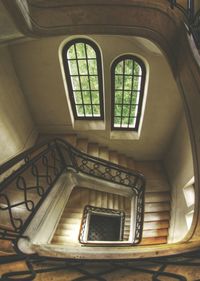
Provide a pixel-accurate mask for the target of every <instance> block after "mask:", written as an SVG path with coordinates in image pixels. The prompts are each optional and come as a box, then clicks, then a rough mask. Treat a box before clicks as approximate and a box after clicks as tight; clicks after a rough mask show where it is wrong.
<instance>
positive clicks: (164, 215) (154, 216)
mask: <svg viewBox="0 0 200 281" xmlns="http://www.w3.org/2000/svg"><path fill="white" fill-rule="evenodd" d="M169 219H170V213H169V212H157V213H156V212H149V213H145V214H144V222H148V221H160V220H161V221H163V220H169Z"/></svg>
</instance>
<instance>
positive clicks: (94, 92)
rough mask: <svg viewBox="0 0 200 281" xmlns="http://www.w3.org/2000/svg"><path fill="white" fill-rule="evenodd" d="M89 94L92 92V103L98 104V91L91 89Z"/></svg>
mask: <svg viewBox="0 0 200 281" xmlns="http://www.w3.org/2000/svg"><path fill="white" fill-rule="evenodd" d="M91 94H92V103H93V104H99V103H100V101H99V92H97V91H92V92H91Z"/></svg>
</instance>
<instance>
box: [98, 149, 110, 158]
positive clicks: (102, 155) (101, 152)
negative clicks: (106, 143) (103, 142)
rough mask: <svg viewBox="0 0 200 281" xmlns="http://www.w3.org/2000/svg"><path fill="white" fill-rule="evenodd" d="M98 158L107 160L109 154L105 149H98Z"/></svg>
mask: <svg viewBox="0 0 200 281" xmlns="http://www.w3.org/2000/svg"><path fill="white" fill-rule="evenodd" d="M99 158H101V159H104V160H107V161H108V160H109V152H108V148H107V147H99Z"/></svg>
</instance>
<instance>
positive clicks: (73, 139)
mask: <svg viewBox="0 0 200 281" xmlns="http://www.w3.org/2000/svg"><path fill="white" fill-rule="evenodd" d="M65 139H66V141H67V142H68V143H70V144H71V145H73V146H74V147H76V141H77V136H76V135H75V134H67V135H66V137H65Z"/></svg>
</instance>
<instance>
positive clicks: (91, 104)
mask: <svg viewBox="0 0 200 281" xmlns="http://www.w3.org/2000/svg"><path fill="white" fill-rule="evenodd" d="M84 48H85V55H86V63H87V73H88V74H87V77H88V82H89V92H90V106H91V110H92V117H93V116H94V112H93V103H92V92H91V91H92V89H91V82H90V73H89V63H88V56H87V49H86V44H84Z"/></svg>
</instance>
